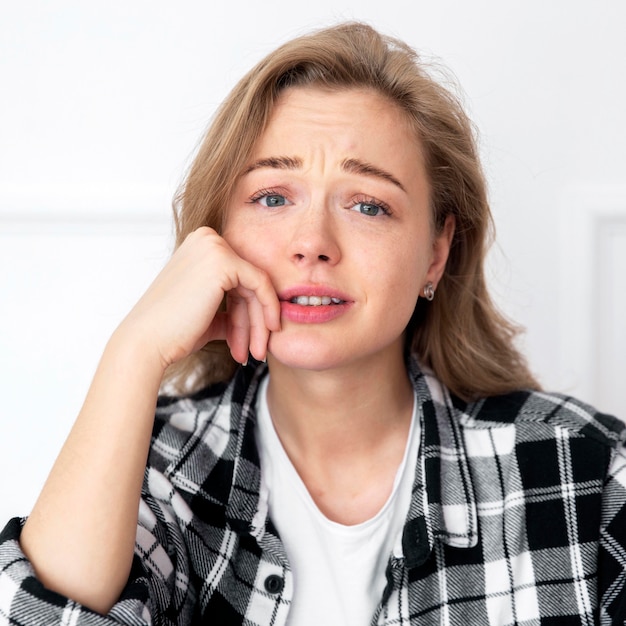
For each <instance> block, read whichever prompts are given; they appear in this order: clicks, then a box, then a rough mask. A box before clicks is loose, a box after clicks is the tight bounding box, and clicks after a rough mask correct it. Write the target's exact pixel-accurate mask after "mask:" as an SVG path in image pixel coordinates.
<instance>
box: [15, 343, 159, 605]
mask: <svg viewBox="0 0 626 626" xmlns="http://www.w3.org/2000/svg"><path fill="white" fill-rule="evenodd" d="M120 335H121V334H120V331H117V333H116V334H115V335H114V336H113V337H112V338H111V340H110V341H109V343H108V345H107V347H106V349H105V352H104V354H103V356H102V359H101V361H100V364H99V366H98V369H97V372H96V375H95V377H94V380H93V382H92V385H91V387H90V389H89V392H88V394H87V397H86V399H85V403H84V405H83V408H82V409H81V412H80V414H79V416H78V418H77V420H76V423H75V425H74V427H73V429H72V431H71V433H70V435H69V437H68V439H67V441H66V443H65V445H64V447H63V449H62V451H61V453H60V455H59V457H58V459H57V461H56V463H55V465H54V467H53V469H52V471H51V473H50V476H49V478H48V480H47V482H46V484H45V486H44V489H43V491H42V493H41V495H40V497H39V499H38V501H37V503H36V505H35V507H34V509H33V512H32V514H31V516H30V518H29V520H28V521H27V523H26V526H25V527H24V530H23V533H22V538H21V544H22V548H23V550H24V552H25V553H26V554H27V556H28V557H29V559H30V560H31V562H32V564H33V566H34V568H35V570H36V572H37V575H38V577H39V578H40V580H41V581H42V582H43V584H44V585H46V586H47V587H49V588H51V589H53V590H54V591H57V592H59V593H61V594H63V595H66V596H68V597H71V598H72V599H74V600H76V601H78V602H80V603H81V604H84V605H86V606H88V607H89V608H92V609H94V610H96V611H99V612H101V613H104V612H106V611H108V609H109V608H110V607H111V606H112V605H113V604H114V603H115V601H116V600H117V598H118V597H119V594H120V592H121V590H122V589H123V587H124V585H125V583H126V581H127V579H128V574H129V571H130V566H131V562H132V558H133V546H134V538H135V532H136V524H137V510H138V504H139V498H140V494H141V484H142V480H143V475H144V469H145V464H146V457H147V453H148V448H149V445H150V434H151V430H152V423H153V418H154V409H155V404H156V398H157V395H158V390H159V385H160V382H161V378H162V375H163V369H162V364H161V363H160V362H158V360H155V359H152V358H149V357H148V356H147V355H146V354H145V353H143V352H142V350H141V348H140V347H139V346H138V345H136V344H134V343H130V342H128V341H125V340H124V338H123V337H121V336H120Z"/></svg>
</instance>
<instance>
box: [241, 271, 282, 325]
mask: <svg viewBox="0 0 626 626" xmlns="http://www.w3.org/2000/svg"><path fill="white" fill-rule="evenodd" d="M238 278H239V286H238V288H236V291H237V293H238V295H239V297H241V298H244V299H245V300H246V302H247V303H248V307H249V306H250V304H251V303H252V302H253V301H255V300H256V301H257V302H258V304H259V305H260V306H261V309H260V310H261V312H262V317H263V323H262V324H261V323H260V322H259V321H257V318H255V325H256V326H258V327H261V326H263V327H265V328H267V329H268V330H270V331H271V330H275V331H278V330H280V301H279V300H278V296H277V295H276V290H275V289H274V286H273V285H272V282H271V280H270V279H269V276H268V275H267V274H266V273H265V272H264V271H263V270H260V269H258V268H256V267H254V266H253V265H251V264H249V263H247V262H246V263H244V265H243V267H242V268H241V269H240V271H239V276H238Z"/></svg>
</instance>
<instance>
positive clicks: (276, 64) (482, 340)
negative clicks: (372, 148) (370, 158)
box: [167, 23, 538, 400]
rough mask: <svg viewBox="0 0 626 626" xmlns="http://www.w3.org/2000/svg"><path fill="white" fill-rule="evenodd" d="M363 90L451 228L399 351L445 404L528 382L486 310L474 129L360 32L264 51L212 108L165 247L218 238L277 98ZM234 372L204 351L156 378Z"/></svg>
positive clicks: (416, 65) (376, 37)
mask: <svg viewBox="0 0 626 626" xmlns="http://www.w3.org/2000/svg"><path fill="white" fill-rule="evenodd" d="M299 86H319V87H323V88H327V89H346V88H356V87H358V88H371V89H375V90H377V91H378V92H379V93H381V94H382V95H383V96H385V97H387V98H388V99H389V100H390V101H392V102H394V103H396V104H397V105H399V106H400V108H401V109H402V110H403V111H404V112H405V114H406V115H407V118H408V119H409V121H410V122H411V124H412V126H413V128H414V130H415V133H416V135H417V138H418V139H419V141H420V143H421V146H422V148H423V154H424V155H425V160H426V170H427V175H428V179H429V183H430V187H431V198H430V200H431V209H432V217H433V224H434V226H435V229H436V230H438V229H441V228H442V226H443V224H444V222H445V219H446V217H447V216H448V215H453V216H454V218H455V221H456V232H455V235H454V240H453V243H452V247H451V251H450V256H449V259H448V263H447V266H446V271H445V273H444V276H443V278H442V280H441V281H440V283H439V285H438V288H437V293H436V297H435V299H434V301H432V302H427V301H426V300H424V299H422V298H420V299H419V300H418V302H417V305H416V309H415V312H414V314H413V317H412V319H411V322H410V323H409V326H408V328H407V349H408V350H409V351H410V353H412V354H413V355H415V356H417V358H418V359H419V360H420V362H422V363H424V364H426V365H428V366H430V367H431V368H432V369H433V370H434V372H435V373H436V375H437V376H438V377H439V379H440V380H441V381H442V382H443V383H444V384H445V385H446V386H447V387H448V388H449V389H450V390H451V391H452V392H453V393H454V394H456V395H457V396H459V397H461V398H463V399H466V400H469V399H472V398H476V397H482V396H489V395H497V394H501V393H505V392H508V391H511V390H513V389H519V388H537V387H538V385H537V382H536V380H535V379H534V378H533V376H532V374H531V373H530V372H529V370H528V367H527V365H526V363H525V361H524V359H523V357H522V356H521V354H520V353H519V351H518V350H517V349H516V347H515V345H514V339H515V336H516V334H517V333H518V329H517V327H516V326H514V325H513V324H511V322H509V321H508V320H507V319H505V318H504V317H503V316H502V315H501V314H500V313H499V312H498V311H497V309H496V307H495V306H494V304H493V302H492V300H491V298H490V297H489V293H488V291H487V288H486V283H485V276H484V260H485V254H486V252H487V249H488V246H489V244H490V243H491V240H492V232H493V225H492V218H491V212H490V209H489V204H488V201H487V192H486V186H485V180H484V176H483V172H482V169H481V166H480V162H479V158H478V154H477V148H476V142H475V137H474V131H473V127H472V124H471V122H470V121H469V119H468V117H467V116H466V114H465V112H464V110H463V107H462V105H461V104H460V102H459V99H458V98H457V96H456V95H455V94H454V93H453V92H452V91H450V90H449V89H447V88H445V87H444V86H442V84H440V83H439V82H438V81H437V80H435V79H434V78H433V77H432V76H431V73H430V71H429V69H428V67H427V66H426V64H425V63H422V62H421V60H420V58H419V57H418V55H417V54H416V53H415V51H414V50H412V49H411V48H410V47H409V46H407V45H406V44H405V43H403V42H401V41H399V40H397V39H393V38H391V37H386V36H383V35H381V34H379V33H378V32H377V31H376V30H374V29H373V28H371V27H370V26H368V25H366V24H362V23H346V24H340V25H337V26H334V27H331V28H326V29H323V30H320V31H317V32H314V33H312V34H309V35H305V36H302V37H299V38H297V39H293V40H292V41H289V42H288V43H286V44H284V45H282V46H281V47H279V48H278V49H277V50H276V51H274V52H272V53H271V54H269V55H268V56H267V57H266V58H265V59H263V60H262V61H261V62H260V63H258V64H257V65H256V67H254V68H253V69H252V70H251V71H250V72H249V73H248V74H247V75H246V76H244V77H243V78H242V79H241V80H240V81H239V83H238V84H237V85H236V86H235V88H234V89H233V90H232V92H231V93H230V95H229V96H228V97H227V98H226V100H225V101H224V102H223V104H222V105H221V107H220V108H219V110H218V112H217V114H216V116H215V119H214V121H213V124H212V125H211V127H210V128H209V130H208V132H207V134H206V136H205V138H204V140H203V142H202V144H201V146H200V149H199V151H198V154H197V156H196V158H195V160H194V162H193V164H192V166H191V168H190V171H189V174H188V176H187V179H186V180H185V182H184V183H183V185H182V186H181V188H180V190H179V193H178V194H177V197H176V199H175V203H174V207H175V220H176V221H175V223H176V245H177V246H178V245H180V244H181V243H182V241H183V240H184V238H185V237H186V236H187V235H188V234H189V233H191V232H192V231H194V230H195V229H196V228H199V227H200V226H211V227H213V228H215V229H216V230H218V231H220V230H221V228H222V226H223V222H224V217H225V207H226V206H228V203H229V199H230V196H231V192H232V190H233V187H234V185H235V183H236V181H237V178H238V176H239V175H240V173H241V171H242V170H243V168H244V166H245V164H246V160H247V159H248V158H249V155H250V153H251V151H252V149H253V147H254V145H255V143H256V141H257V140H258V139H259V137H260V136H261V134H262V133H263V132H264V130H265V128H266V126H267V124H268V121H269V119H270V116H271V114H272V111H273V108H274V105H275V103H276V101H277V99H278V97H279V96H280V94H281V92H282V91H283V90H284V89H287V88H290V87H299ZM234 368H235V363H234V361H233V360H232V358H231V357H230V355H229V353H228V351H227V350H226V349H225V345H224V344H223V343H220V342H214V343H212V344H209V345H207V346H206V347H205V348H204V349H203V350H201V351H200V352H198V353H196V354H194V355H192V356H191V357H188V358H187V359H186V360H185V361H183V362H181V363H179V364H177V365H176V366H174V367H173V368H172V370H171V371H169V372H168V376H167V380H168V381H169V382H170V383H172V384H173V385H174V386H175V388H176V389H178V390H179V391H189V390H191V389H195V388H198V387H200V386H203V385H205V384H208V383H210V382H216V381H219V380H225V379H227V378H228V377H230V376H231V375H232V373H233V371H234Z"/></svg>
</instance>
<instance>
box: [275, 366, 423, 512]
mask: <svg viewBox="0 0 626 626" xmlns="http://www.w3.org/2000/svg"><path fill="white" fill-rule="evenodd" d="M268 364H269V368H270V381H269V386H268V392H267V401H268V405H269V410H270V414H271V416H272V421H273V422H274V427H275V429H276V432H277V434H278V436H279V438H280V440H281V442H282V445H283V447H284V449H285V451H286V453H287V455H288V456H289V458H290V459H291V462H292V463H293V465H294V467H295V469H296V471H297V472H298V474H299V475H300V477H301V478H302V480H303V482H304V484H305V485H306V487H307V489H308V491H309V493H310V494H311V496H312V498H313V500H314V501H315V502H316V504H317V506H318V507H319V509H320V510H321V511H322V512H323V513H324V514H325V515H326V516H327V517H329V518H330V519H332V520H334V521H336V522H339V523H343V524H356V523H359V522H362V521H364V520H366V519H369V518H370V517H372V516H373V515H375V514H376V513H377V512H378V511H379V510H380V507H381V506H383V504H384V503H385V501H386V499H387V498H388V497H389V494H390V493H391V490H392V487H393V481H394V477H395V474H396V471H397V468H398V466H399V464H400V462H401V460H402V457H403V455H404V450H405V447H406V442H407V437H408V433H409V429H410V426H411V415H412V412H413V389H412V387H411V384H410V381H409V378H408V375H407V372H406V368H405V366H404V362H403V360H402V358H401V356H400V357H399V358H398V359H397V360H392V361H391V362H389V363H385V364H381V363H378V364H374V363H371V362H369V363H361V364H358V365H357V366H354V367H349V368H342V369H340V370H333V371H326V372H311V371H303V370H296V369H293V368H288V367H284V366H283V365H281V364H280V363H278V362H276V361H275V359H272V358H271V357H270V358H269V359H268Z"/></svg>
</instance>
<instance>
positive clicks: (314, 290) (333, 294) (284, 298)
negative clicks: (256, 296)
mask: <svg viewBox="0 0 626 626" xmlns="http://www.w3.org/2000/svg"><path fill="white" fill-rule="evenodd" d="M302 296H313V297H317V298H326V299H327V298H331V303H330V304H315V305H306V304H298V303H297V302H295V300H296V299H297V298H298V297H302ZM279 299H280V312H281V317H282V318H283V319H285V320H289V321H291V322H296V323H299V324H321V323H323V322H329V321H331V320H334V319H336V318H337V317H340V316H341V315H343V314H344V313H345V312H346V311H348V309H350V308H351V307H352V305H353V304H354V302H353V301H352V300H351V299H350V297H349V296H348V295H346V294H344V293H342V292H339V291H337V290H336V289H333V288H332V287H325V286H324V285H298V286H294V287H290V288H289V289H286V290H284V291H282V292H281V293H280V294H279Z"/></svg>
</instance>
